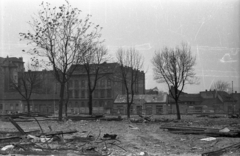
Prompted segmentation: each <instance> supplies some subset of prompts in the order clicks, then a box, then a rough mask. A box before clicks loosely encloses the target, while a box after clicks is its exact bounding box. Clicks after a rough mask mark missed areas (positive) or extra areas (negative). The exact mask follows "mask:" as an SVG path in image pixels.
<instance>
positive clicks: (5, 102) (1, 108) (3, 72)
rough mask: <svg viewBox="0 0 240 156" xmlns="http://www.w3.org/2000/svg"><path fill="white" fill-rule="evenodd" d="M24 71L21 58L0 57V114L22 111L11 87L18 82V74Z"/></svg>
mask: <svg viewBox="0 0 240 156" xmlns="http://www.w3.org/2000/svg"><path fill="white" fill-rule="evenodd" d="M23 71H24V62H23V58H22V57H19V58H16V57H6V58H2V57H0V114H5V113H8V112H10V111H12V112H19V111H22V110H23V104H22V101H21V98H20V96H19V94H18V93H17V92H16V90H15V89H14V88H13V86H12V85H11V84H12V83H11V81H12V80H13V79H14V81H15V82H16V81H17V80H18V72H23Z"/></svg>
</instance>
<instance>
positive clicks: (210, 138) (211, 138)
mask: <svg viewBox="0 0 240 156" xmlns="http://www.w3.org/2000/svg"><path fill="white" fill-rule="evenodd" d="M200 140H202V141H213V140H216V138H214V137H208V138H202V139H200Z"/></svg>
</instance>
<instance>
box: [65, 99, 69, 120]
mask: <svg viewBox="0 0 240 156" xmlns="http://www.w3.org/2000/svg"><path fill="white" fill-rule="evenodd" d="M67 104H68V103H67V102H66V103H65V117H67V116H68V113H67V109H68V106H67Z"/></svg>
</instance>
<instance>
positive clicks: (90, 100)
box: [88, 91, 93, 115]
mask: <svg viewBox="0 0 240 156" xmlns="http://www.w3.org/2000/svg"><path fill="white" fill-rule="evenodd" d="M88 108H89V115H92V109H93V108H92V92H91V91H89V98H88Z"/></svg>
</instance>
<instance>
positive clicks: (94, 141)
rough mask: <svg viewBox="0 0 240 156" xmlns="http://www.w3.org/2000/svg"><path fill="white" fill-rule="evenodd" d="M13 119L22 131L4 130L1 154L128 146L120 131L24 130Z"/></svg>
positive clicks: (103, 151)
mask: <svg viewBox="0 0 240 156" xmlns="http://www.w3.org/2000/svg"><path fill="white" fill-rule="evenodd" d="M9 121H10V122H11V123H12V124H13V125H14V126H15V128H16V129H17V130H18V132H13V133H11V132H3V133H1V132H0V154H2V155H4V154H23V155H25V154H28V155H29V154H31V155H68V154H71V155H94V156H104V155H110V154H111V152H112V148H113V147H114V146H115V147H117V148H120V149H121V150H125V149H124V148H122V147H121V146H120V143H121V142H120V141H119V140H118V136H117V135H116V134H104V135H103V136H101V131H99V134H98V135H97V136H94V135H90V132H89V133H88V134H87V133H85V134H86V136H84V137H82V136H81V137H79V136H73V135H72V134H74V133H77V132H78V131H77V130H74V129H73V130H64V131H53V130H52V128H51V126H49V129H50V131H48V132H44V131H43V129H42V128H41V125H40V124H39V122H38V121H37V120H36V121H37V122H38V125H39V127H40V129H41V130H35V131H29V132H26V131H24V130H23V129H22V128H21V126H20V125H19V124H18V123H17V122H16V121H15V120H14V119H12V118H9Z"/></svg>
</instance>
